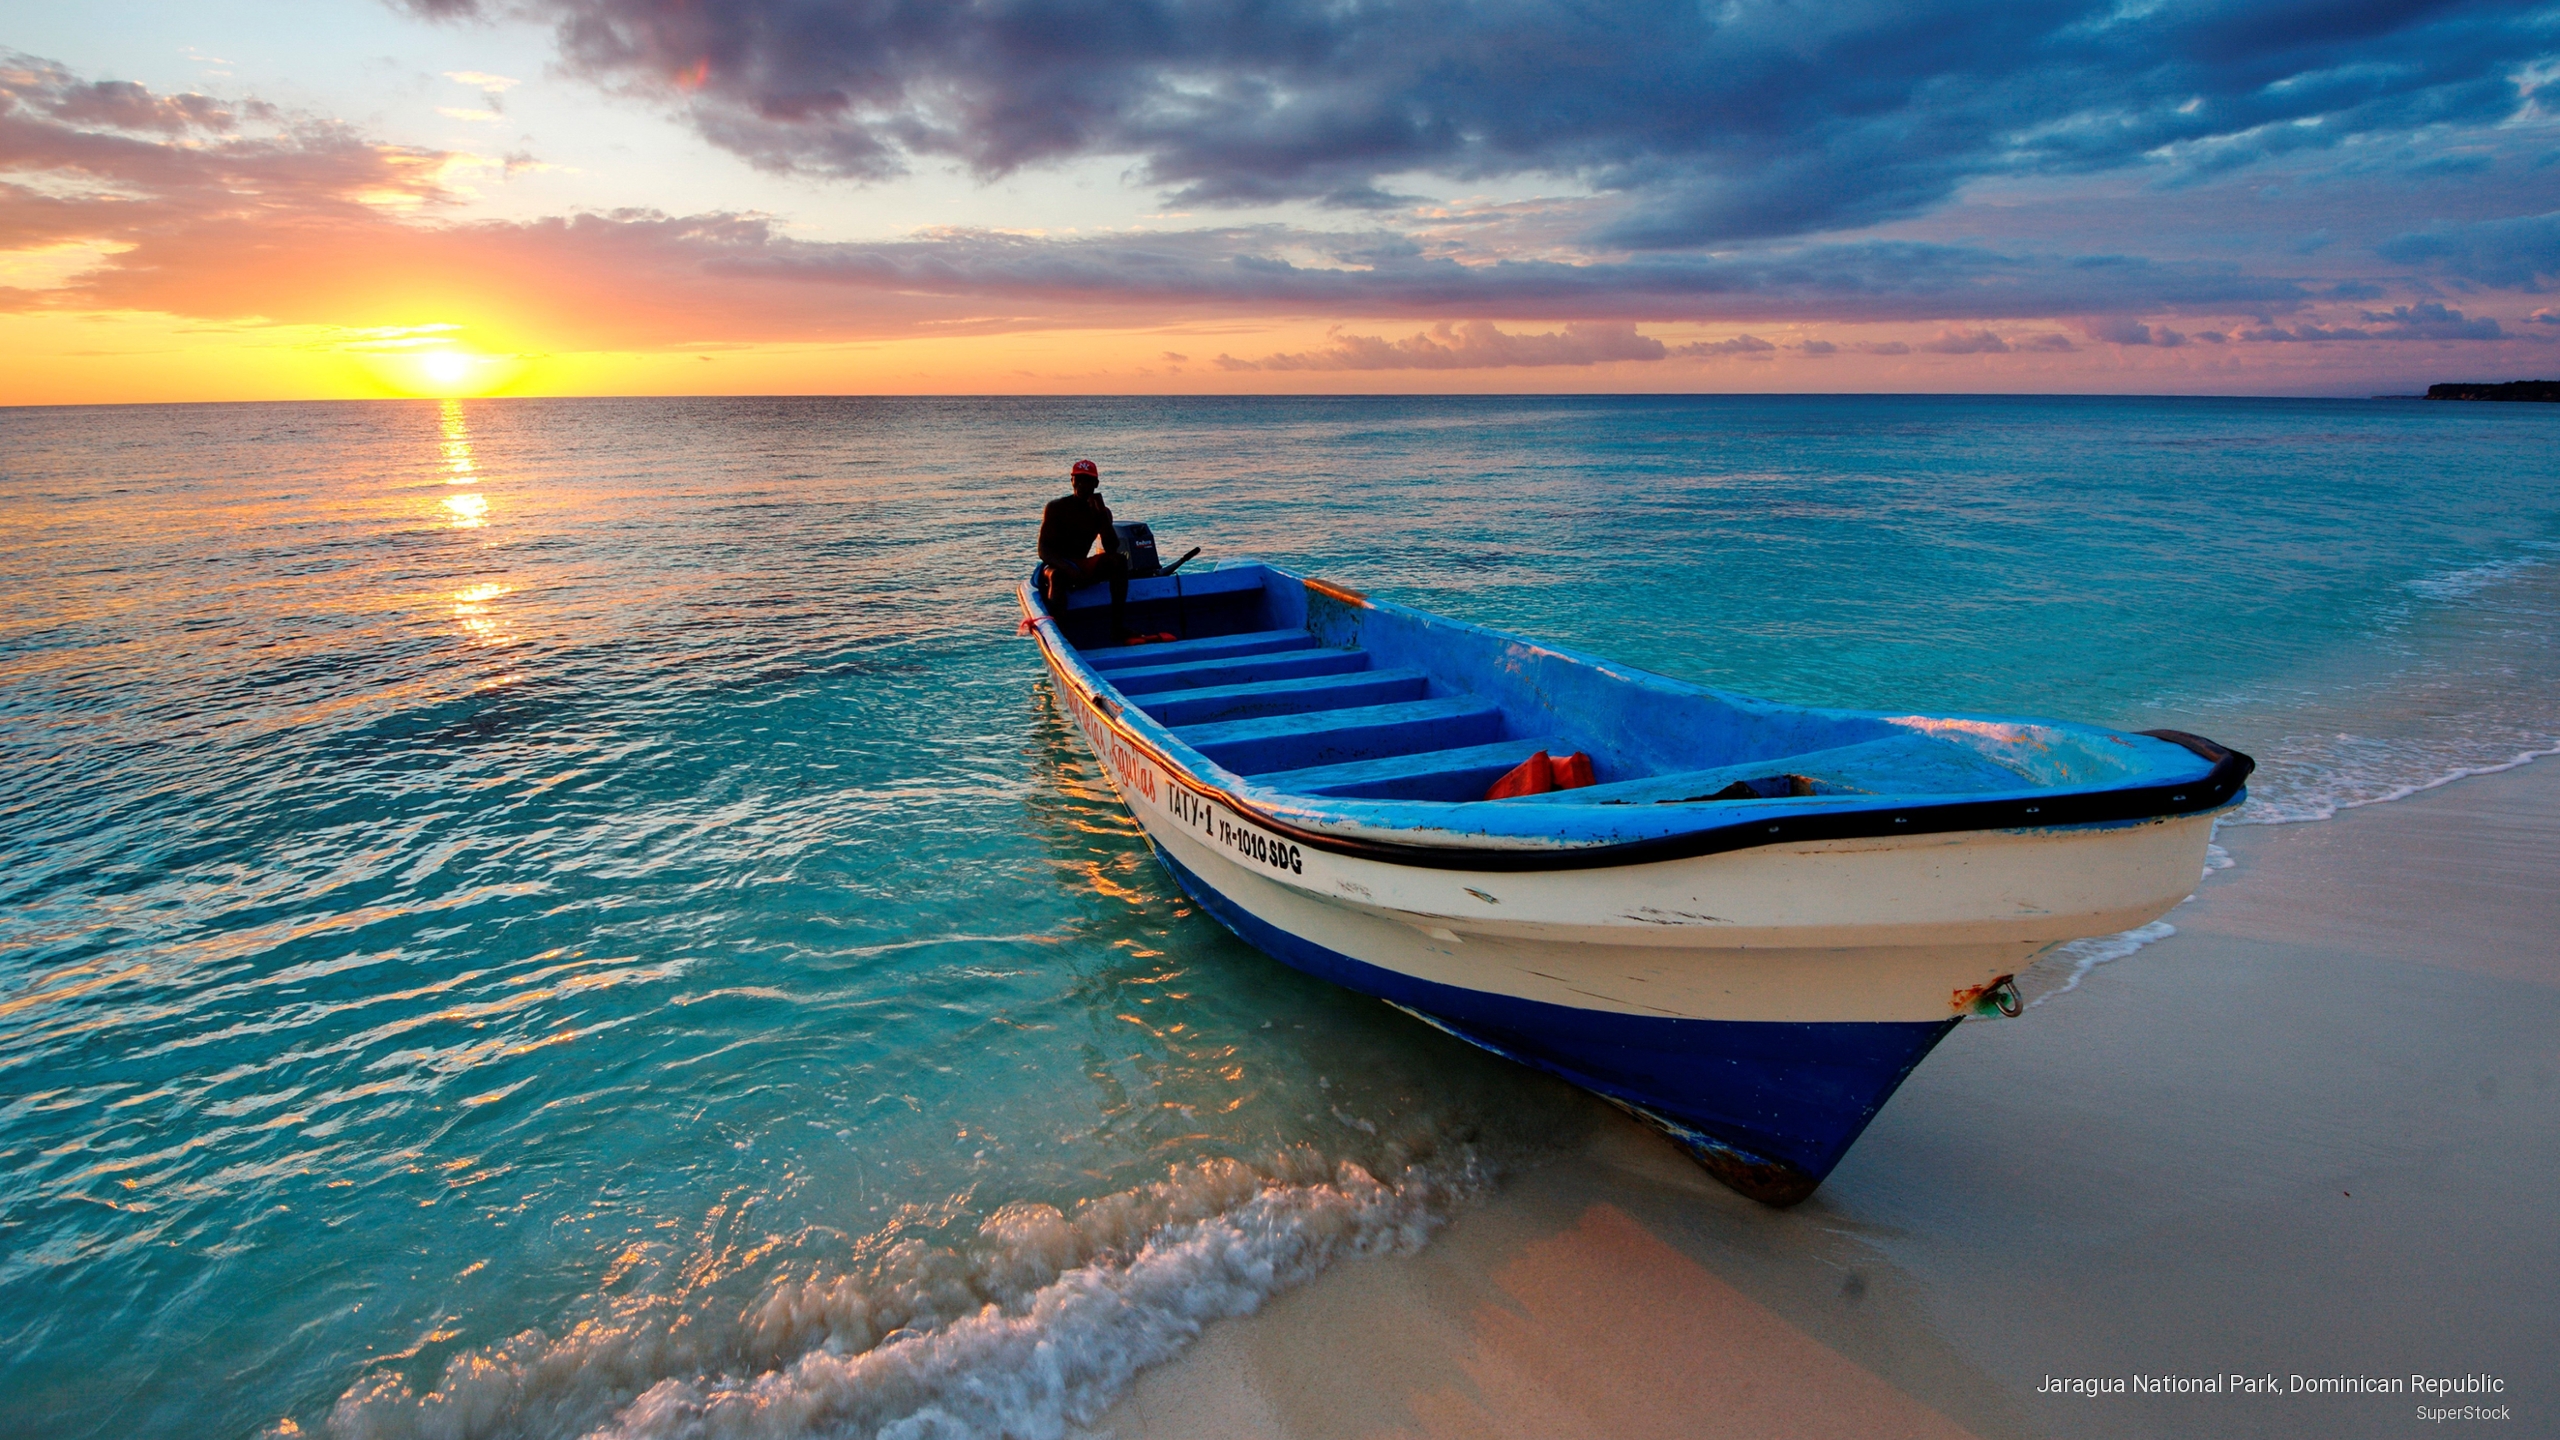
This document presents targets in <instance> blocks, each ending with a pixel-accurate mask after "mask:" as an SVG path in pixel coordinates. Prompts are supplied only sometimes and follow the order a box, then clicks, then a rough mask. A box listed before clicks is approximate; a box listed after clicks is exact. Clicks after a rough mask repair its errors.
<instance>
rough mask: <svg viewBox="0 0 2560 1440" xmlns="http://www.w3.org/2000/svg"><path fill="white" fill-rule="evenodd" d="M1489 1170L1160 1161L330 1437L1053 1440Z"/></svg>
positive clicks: (663, 1311)
mask: <svg viewBox="0 0 2560 1440" xmlns="http://www.w3.org/2000/svg"><path fill="white" fill-rule="evenodd" d="M1397 1148H1398V1147H1395V1146H1389V1147H1387V1152H1388V1155H1389V1157H1390V1159H1392V1157H1393V1155H1394V1153H1395V1152H1396V1150H1397ZM1492 1179H1493V1166H1492V1165H1491V1164H1490V1162H1489V1161H1488V1160H1487V1159H1486V1157H1485V1156H1484V1155H1483V1154H1482V1153H1481V1152H1480V1151H1479V1150H1478V1149H1477V1148H1476V1147H1474V1146H1473V1145H1471V1144H1459V1145H1455V1146H1451V1147H1449V1148H1448V1149H1447V1150H1446V1151H1445V1152H1444V1153H1441V1154H1438V1155H1433V1156H1416V1157H1413V1158H1411V1159H1408V1160H1406V1161H1405V1162H1404V1163H1403V1164H1402V1165H1401V1166H1400V1167H1396V1168H1393V1169H1392V1170H1391V1171H1390V1173H1389V1174H1388V1175H1387V1176H1386V1178H1383V1179H1382V1178H1379V1177H1378V1176H1377V1175H1373V1174H1372V1173H1371V1171H1370V1170H1369V1169H1368V1168H1366V1167H1364V1166H1362V1165H1361V1164H1359V1163H1358V1162H1356V1161H1352V1160H1338V1161H1334V1162H1332V1163H1331V1164H1330V1165H1329V1166H1328V1164H1327V1162H1326V1160H1325V1159H1324V1158H1323V1157H1321V1156H1319V1155H1318V1154H1317V1153H1316V1152H1315V1151H1314V1150H1313V1149H1312V1147H1308V1146H1298V1147H1294V1148H1293V1149H1291V1150H1290V1151H1287V1152H1285V1153H1283V1154H1282V1155H1280V1156H1279V1157H1277V1158H1276V1159H1275V1160H1274V1161H1273V1162H1272V1163H1270V1164H1268V1165H1264V1166H1252V1165H1247V1164H1245V1163H1244V1162H1242V1161H1238V1160H1231V1159H1230V1160H1216V1161H1209V1162H1205V1163H1201V1164H1197V1165H1191V1166H1184V1167H1178V1168H1176V1169H1175V1170H1174V1171H1173V1172H1172V1173H1170V1174H1169V1175H1168V1176H1167V1177H1166V1178H1165V1179H1164V1180H1161V1181H1157V1182H1154V1183H1152V1184H1148V1185H1144V1186H1139V1187H1136V1188H1133V1189H1130V1190H1125V1191H1121V1192H1119V1193H1117V1194H1113V1195H1108V1196H1104V1197H1101V1198H1099V1199H1096V1200H1091V1201H1087V1202H1084V1203H1083V1204H1081V1205H1078V1206H1077V1207H1076V1209H1075V1212H1074V1214H1073V1215H1072V1216H1070V1215H1068V1214H1066V1213H1064V1212H1061V1211H1060V1210H1058V1209H1057V1208H1056V1207H1054V1206H1050V1205H1046V1204H1039V1203H1015V1204H1009V1205H1006V1206H1004V1207H1003V1208H1001V1209H999V1210H997V1211H996V1212H995V1213H993V1214H992V1215H990V1216H988V1217H987V1219H986V1220H985V1222H984V1223H983V1224H982V1225H981V1226H980V1228H979V1231H978V1234H977V1236H976V1238H975V1240H974V1242H972V1243H968V1244H965V1245H962V1246H959V1247H934V1246H929V1245H926V1244H924V1243H922V1242H919V1241H913V1240H910V1241H906V1242H902V1243H900V1244H898V1245H896V1246H894V1247H892V1248H891V1249H890V1250H889V1251H888V1252H887V1253H886V1254H885V1255H884V1256H883V1257H882V1259H881V1260H880V1261H879V1262H878V1263H876V1264H875V1265H873V1266H872V1267H871V1268H870V1269H869V1270H868V1272H867V1273H855V1272H850V1271H839V1272H832V1273H828V1272H813V1273H805V1274H801V1275H798V1276H796V1277H794V1276H785V1277H782V1278H778V1279H776V1280H774V1281H772V1282H771V1283H769V1284H767V1285H766V1286H765V1287H764V1289H763V1290H762V1291H761V1292H760V1293H759V1294H757V1295H756V1296H754V1297H753V1298H752V1299H750V1300H749V1301H748V1302H747V1303H746V1304H744V1305H743V1306H740V1307H736V1308H734V1309H729V1310H725V1311H724V1310H713V1309H710V1308H705V1307H697V1308H692V1309H688V1308H686V1307H683V1306H680V1305H678V1304H676V1303H675V1302H674V1301H672V1300H670V1299H668V1298H666V1297H663V1296H660V1297H652V1298H649V1299H644V1300H638V1301H635V1302H633V1303H632V1304H630V1305H629V1306H628V1307H627V1308H625V1309H624V1310H623V1311H621V1312H619V1313H609V1314H606V1315H602V1316H599V1317H597V1318H595V1319H593V1320H590V1321H587V1322H586V1323H583V1324H580V1325H578V1326H576V1327H575V1328H574V1329H572V1330H571V1331H570V1332H569V1333H568V1334H566V1335H564V1336H560V1337H557V1338H554V1337H551V1336H548V1335H545V1334H543V1333H542V1332H540V1331H527V1332H525V1333H524V1334H522V1335H519V1336H517V1337H515V1338H514V1339H512V1340H509V1341H506V1342H504V1343H502V1344H499V1345H494V1346H489V1347H485V1348H483V1349H479V1350H475V1351H471V1352H468V1353H465V1354H463V1355H459V1356H456V1357H455V1358H454V1359H453V1360H452V1361H451V1362H450V1363H448V1364H447V1365H446V1366H445V1369H444V1372H443V1375H442V1377H441V1378H440V1379H439V1380H438V1381H437V1383H436V1385H435V1386H434V1388H433V1389H432V1390H430V1391H428V1392H427V1393H426V1394H423V1395H421V1394H418V1393H416V1392H415V1391H414V1390H413V1389H412V1388H411V1387H410V1385H409V1383H408V1382H407V1381H406V1380H404V1379H402V1378H401V1377H399V1376H397V1375H394V1374H387V1373H386V1374H381V1375H377V1376H375V1377H372V1378H371V1379H369V1380H367V1381H365V1382H362V1383H359V1384H358V1385H356V1386H355V1387H354V1388H352V1389H350V1390H348V1391H347V1392H346V1394H345V1395H344V1396H342V1397H341V1398H340V1399H339V1401H338V1403H337V1406H336V1408H335V1409H334V1410H333V1411H332V1412H331V1414H330V1416H329V1419H328V1431H329V1433H330V1434H331V1435H332V1436H335V1437H339V1440H472V1437H480V1436H501V1435H516V1434H523V1433H528V1432H530V1433H545V1434H580V1433H583V1434H585V1435H588V1436H590V1437H593V1440H658V1437H686V1440H714V1437H784V1436H799V1435H808V1434H818V1433H823V1434H829V1435H842V1436H862V1437H874V1436H876V1437H882V1440H928V1437H931V1440H958V1437H963V1436H993V1435H1004V1436H1021V1437H1049V1436H1062V1435H1064V1434H1066V1433H1067V1432H1068V1429H1069V1427H1070V1426H1074V1425H1081V1424H1083V1423H1085V1422H1087V1421H1090V1420H1091V1419H1093V1418H1094V1417H1095V1416H1097V1415H1099V1414H1101V1413H1102V1411H1103V1410H1104V1409H1105V1408H1107V1407H1108V1406H1109V1405H1110V1403H1111V1402H1112V1400H1113V1399H1115V1398H1116V1397H1117V1396H1118V1395H1119V1394H1120V1393H1121V1391H1122V1390H1123V1389H1125V1388H1126V1387H1127V1385H1128V1383H1129V1381H1130V1379H1131V1378H1132V1377H1133V1376H1134V1375H1135V1374H1136V1373H1137V1372H1138V1371H1139V1370H1140V1369H1142V1368H1144V1367H1146V1366H1148V1365H1152V1364H1155V1363H1157V1362H1159V1361H1162V1360H1165V1359H1168V1358H1170V1357H1171V1356H1173V1355H1175V1354H1176V1353H1178V1352H1179V1351H1181V1350H1182V1348H1183V1347H1184V1346H1185V1345H1187V1344H1189V1343H1190V1341H1191V1340H1192V1339H1193V1337H1195V1336H1197V1335H1198V1334H1199V1333H1200V1331H1201V1328H1202V1327H1203V1326H1205V1325H1207V1324H1208V1323H1209V1322H1210V1321H1212V1320H1218V1319H1224V1318H1227V1317H1231V1316H1237V1315H1244V1314H1249V1313H1251V1312H1252V1311H1254V1310H1255V1309H1257V1308H1258V1307H1259V1306H1260V1305H1261V1304H1262V1302H1263V1301H1264V1300H1265V1299H1267V1298H1268V1297H1270V1296H1271V1295H1273V1294H1276V1293H1278V1292H1280V1291H1282V1290H1286V1289H1289V1288H1291V1287H1292V1286H1295V1285H1298V1284H1300V1283H1302V1282H1304V1281H1306V1280H1308V1279H1310V1278H1312V1277H1314V1276H1315V1275H1316V1274H1317V1273H1319V1272H1320V1271H1322V1270H1323V1269H1324V1268H1325V1267H1326V1266H1327V1265H1329V1264H1331V1263H1332V1262H1334V1261H1335V1260H1338V1259H1341V1258H1344V1257H1346V1256H1352V1255H1376V1254H1387V1253H1395V1252H1403V1251H1410V1250H1413V1249H1415V1248H1418V1247H1419V1246H1420V1245H1421V1244H1422V1243H1423V1242H1424V1240H1425V1239H1426V1238H1427V1237H1428V1236H1429V1235H1430V1234H1431V1232H1432V1231H1433V1230H1434V1229H1436V1228H1437V1227H1438V1226H1439V1225H1440V1224H1441V1223H1442V1222H1443V1221H1444V1220H1445V1219H1447V1218H1448V1216H1449V1215H1450V1214H1451V1213H1452V1211H1454V1210H1455V1209H1456V1208H1457V1207H1458V1206H1460V1205H1462V1204H1464V1203H1465V1202H1466V1201H1467V1200H1469V1199H1470V1198H1472V1197H1474V1196H1476V1195H1478V1194H1480V1193H1481V1192H1483V1191H1484V1190H1485V1189H1486V1188H1488V1187H1489V1186H1490V1184H1491V1183H1492ZM271 1433H273V1434H279V1435H290V1434H298V1433H300V1432H299V1431H297V1430H296V1429H294V1428H293V1427H292V1426H291V1425H290V1423H288V1424H286V1425H283V1426H280V1427H278V1429H277V1430H276V1431H274V1432H271Z"/></svg>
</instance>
